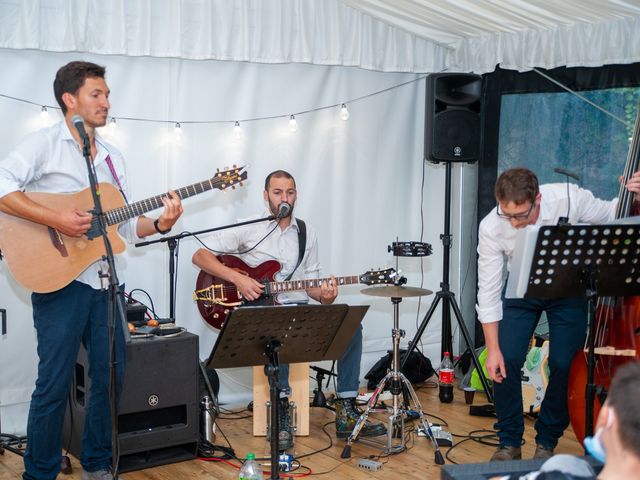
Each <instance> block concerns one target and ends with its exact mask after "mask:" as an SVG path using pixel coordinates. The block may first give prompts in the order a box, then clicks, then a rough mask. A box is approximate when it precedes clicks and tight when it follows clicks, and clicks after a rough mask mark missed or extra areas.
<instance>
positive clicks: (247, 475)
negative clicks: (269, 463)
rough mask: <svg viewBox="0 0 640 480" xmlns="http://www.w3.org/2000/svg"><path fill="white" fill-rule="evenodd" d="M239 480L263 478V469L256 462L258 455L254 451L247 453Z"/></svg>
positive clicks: (260, 479)
mask: <svg viewBox="0 0 640 480" xmlns="http://www.w3.org/2000/svg"><path fill="white" fill-rule="evenodd" d="M238 479H239V480H262V469H261V468H260V465H258V462H256V455H255V454H254V453H253V452H249V453H247V458H246V460H245V461H244V463H243V464H242V468H240V473H238Z"/></svg>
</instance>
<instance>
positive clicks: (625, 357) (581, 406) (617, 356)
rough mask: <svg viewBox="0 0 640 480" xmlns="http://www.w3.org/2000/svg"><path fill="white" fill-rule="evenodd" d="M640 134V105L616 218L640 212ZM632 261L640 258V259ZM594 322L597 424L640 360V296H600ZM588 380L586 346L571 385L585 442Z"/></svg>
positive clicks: (573, 412)
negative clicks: (624, 369) (617, 380)
mask: <svg viewBox="0 0 640 480" xmlns="http://www.w3.org/2000/svg"><path fill="white" fill-rule="evenodd" d="M639 135H640V105H639V106H638V114H637V116H636V123H635V127H634V131H633V136H632V138H631V146H630V148H629V154H628V156H627V161H626V164H625V169H624V174H623V176H622V182H621V185H620V193H619V195H618V206H617V209H616V219H619V218H624V217H628V216H630V215H637V214H638V213H639V212H638V211H637V205H634V194H633V193H631V192H629V191H628V190H627V189H626V187H625V185H626V184H627V182H628V181H629V179H630V178H631V176H632V175H633V174H634V173H635V172H636V171H637V170H638V167H639V161H640V139H639V138H638V137H639ZM630 260H638V261H640V259H630ZM591 321H592V322H594V325H593V328H594V333H595V342H594V356H595V368H594V372H593V384H594V385H595V399H594V404H593V423H592V425H595V420H596V418H597V416H598V412H599V410H600V407H601V406H602V404H603V403H604V401H605V400H606V394H607V391H608V389H609V385H610V383H611V379H612V378H613V375H614V374H615V372H616V370H617V369H618V368H619V367H620V366H622V365H623V364H625V363H627V362H629V361H633V360H637V359H640V337H639V334H640V297H638V296H635V297H599V298H598V300H597V305H596V313H595V317H594V318H592V319H591ZM587 383H588V369H587V349H586V348H585V350H584V351H579V352H578V353H577V354H576V356H575V357H574V359H573V362H572V364H571V369H570V373H569V386H568V388H569V390H568V406H569V418H570V420H571V426H572V427H573V431H574V433H575V435H576V438H577V439H578V441H580V442H581V443H582V441H583V440H584V437H585V435H586V433H587V432H586V423H587V421H586V418H587V406H586V403H587V391H586V388H585V386H586V385H587ZM589 433H591V432H589Z"/></svg>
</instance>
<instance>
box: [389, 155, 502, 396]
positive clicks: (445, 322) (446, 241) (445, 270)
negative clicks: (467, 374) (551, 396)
mask: <svg viewBox="0 0 640 480" xmlns="http://www.w3.org/2000/svg"><path fill="white" fill-rule="evenodd" d="M451 168H452V167H451V162H446V170H445V203H444V234H442V235H440V239H441V240H442V245H443V247H444V249H443V260H442V282H441V283H440V288H441V290H440V291H439V292H437V293H436V296H435V299H434V300H433V303H432V304H431V307H429V310H428V311H427V314H426V315H425V316H424V319H423V320H422V323H421V324H420V327H419V328H418V331H417V332H416V334H415V336H414V337H413V340H411V342H410V343H409V349H408V350H407V354H406V356H405V357H404V360H403V362H402V365H401V367H400V369H402V368H404V366H405V364H406V363H407V360H408V359H409V356H410V355H411V352H413V350H414V349H415V348H416V346H417V344H418V342H419V341H420V338H421V337H422V334H423V333H424V330H425V329H426V328H427V325H428V324H429V321H430V320H431V317H432V316H433V314H434V312H435V311H436V308H437V307H438V304H439V303H440V301H442V337H441V352H440V354H441V357H442V356H444V352H452V350H453V348H452V346H453V345H452V332H451V311H453V314H454V316H455V318H456V321H457V322H458V327H460V331H461V332H462V336H463V337H464V341H465V344H466V346H467V350H468V351H469V353H470V354H471V359H472V360H473V365H474V366H475V367H476V370H477V371H478V373H479V374H480V375H479V377H480V381H481V382H482V388H483V389H484V393H485V394H486V395H487V399H488V400H489V402H493V395H492V392H491V389H490V387H489V384H488V383H487V379H486V378H485V376H484V375H483V374H482V371H483V370H482V367H481V365H480V362H479V361H478V356H477V355H476V352H475V349H474V347H473V343H472V341H471V335H469V330H468V329H467V326H466V324H465V323H464V319H463V318H462V313H461V312H460V307H458V304H457V302H456V296H455V294H454V293H453V292H452V291H451V290H450V289H449V263H450V261H449V258H450V249H451V241H452V235H451Z"/></svg>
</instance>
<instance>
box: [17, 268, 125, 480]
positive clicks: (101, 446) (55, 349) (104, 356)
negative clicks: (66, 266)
mask: <svg viewBox="0 0 640 480" xmlns="http://www.w3.org/2000/svg"><path fill="white" fill-rule="evenodd" d="M108 299H109V293H108V291H106V290H94V289H93V288H91V287H89V286H88V285H85V284H83V283H80V282H76V281H74V282H72V283H71V284H69V285H68V286H66V287H64V288H63V289H61V290H58V291H56V292H53V293H45V294H40V293H33V294H32V295H31V303H32V304H33V319H34V326H35V328H36V334H37V339H38V357H39V362H38V379H37V380H36V388H35V390H34V392H33V395H32V397H31V405H30V408H29V419H28V422H27V438H28V440H27V449H26V451H25V455H24V466H25V472H24V476H23V478H24V479H26V480H54V479H55V478H56V476H57V475H58V472H59V471H60V461H61V451H62V425H63V421H64V415H65V410H66V407H67V397H68V395H69V388H70V385H71V381H72V378H73V372H74V368H75V363H76V359H77V356H78V350H79V349H80V342H82V344H83V345H84V346H85V348H86V350H87V357H88V359H89V377H90V379H91V389H90V391H89V398H88V403H87V406H86V411H85V413H86V416H85V424H84V432H83V436H82V460H81V463H82V467H83V468H84V470H86V471H89V472H92V471H96V470H101V469H104V468H109V467H110V466H111V413H110V403H109V351H110V348H109V331H108V323H107V322H108ZM119 318H120V317H119V316H118V317H116V361H117V364H116V392H117V395H119V393H120V390H121V388H122V379H123V376H124V360H125V349H124V348H125V345H124V337H123V335H122V325H121V322H120V319H119ZM116 398H117V397H116Z"/></svg>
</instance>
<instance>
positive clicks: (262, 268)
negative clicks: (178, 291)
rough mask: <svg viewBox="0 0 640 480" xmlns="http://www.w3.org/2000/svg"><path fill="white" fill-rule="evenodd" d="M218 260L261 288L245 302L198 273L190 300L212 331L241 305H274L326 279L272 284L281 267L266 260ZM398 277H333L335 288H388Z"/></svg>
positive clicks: (227, 285) (386, 273)
mask: <svg viewBox="0 0 640 480" xmlns="http://www.w3.org/2000/svg"><path fill="white" fill-rule="evenodd" d="M218 260H220V262H222V264H223V265H226V266H227V267H230V268H233V269H234V270H237V271H239V272H241V273H242V274H244V275H248V276H249V277H251V278H253V279H255V280H257V281H258V282H260V283H262V284H263V285H264V291H263V294H262V297H261V298H259V299H258V300H255V301H253V302H249V301H245V300H244V299H243V298H242V294H241V293H240V292H239V291H238V289H237V288H236V286H235V285H234V284H233V283H231V282H227V281H226V280H223V279H221V278H219V277H214V276H213V275H210V274H208V273H206V272H205V271H203V270H201V271H200V273H199V274H198V278H197V279H196V290H195V291H194V292H193V299H194V300H195V301H196V302H197V305H198V310H199V311H200V315H202V318H203V319H204V321H205V322H207V323H208V324H209V325H211V326H212V327H213V328H216V329H220V328H222V324H223V323H224V322H225V320H226V319H227V317H228V316H229V313H231V311H232V310H235V309H236V308H238V307H240V306H243V305H274V304H277V303H278V302H277V301H276V295H278V294H279V293H285V292H294V291H300V290H306V289H308V288H315V287H320V286H321V285H322V282H325V281H327V282H328V281H329V280H330V278H313V279H308V280H287V281H282V282H276V281H274V280H273V279H274V278H275V274H276V273H278V272H279V271H280V268H281V265H280V263H278V262H276V261H275V260H267V261H266V262H264V263H261V264H260V265H258V266H257V267H254V268H252V267H250V266H249V265H247V264H246V263H245V262H243V261H242V260H241V259H239V258H238V257H235V256H233V255H219V256H218ZM397 276H398V274H397V273H396V271H395V270H394V269H393V268H387V269H385V270H378V271H368V272H365V273H364V274H362V275H352V276H347V277H335V278H336V281H337V283H338V285H353V284H358V283H363V284H365V285H378V284H392V283H394V279H395V277H397Z"/></svg>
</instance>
